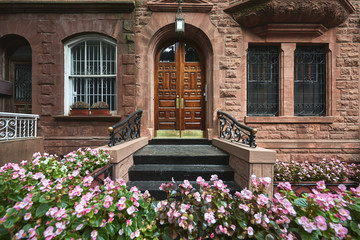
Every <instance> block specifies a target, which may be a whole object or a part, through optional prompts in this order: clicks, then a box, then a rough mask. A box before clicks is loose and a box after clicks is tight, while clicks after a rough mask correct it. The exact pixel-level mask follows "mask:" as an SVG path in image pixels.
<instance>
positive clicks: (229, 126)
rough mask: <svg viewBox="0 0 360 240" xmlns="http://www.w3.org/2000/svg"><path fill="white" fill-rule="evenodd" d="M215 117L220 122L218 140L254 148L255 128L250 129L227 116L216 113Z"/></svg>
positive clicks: (222, 113) (220, 112) (219, 112)
mask: <svg viewBox="0 0 360 240" xmlns="http://www.w3.org/2000/svg"><path fill="white" fill-rule="evenodd" d="M217 115H218V117H219V120H220V138H224V139H227V140H230V141H235V142H240V141H241V142H242V143H243V144H246V145H249V146H250V147H254V148H255V147H256V146H257V144H256V141H255V137H256V135H255V134H256V133H257V130H256V128H251V127H248V126H245V125H243V124H241V123H239V122H238V121H237V120H236V119H234V118H233V117H231V116H230V115H229V114H227V113H225V112H222V111H220V110H219V111H218V112H217Z"/></svg>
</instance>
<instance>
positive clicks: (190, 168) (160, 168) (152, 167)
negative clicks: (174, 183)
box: [129, 164, 233, 173]
mask: <svg viewBox="0 0 360 240" xmlns="http://www.w3.org/2000/svg"><path fill="white" fill-rule="evenodd" d="M133 171H147V172H148V171H154V172H166V171H171V172H177V171H186V172H198V171H204V172H214V173H215V172H228V171H231V172H232V171H233V169H232V168H231V167H230V166H228V165H193V164H176V165H174V164H135V165H133V166H131V167H130V169H129V172H133Z"/></svg>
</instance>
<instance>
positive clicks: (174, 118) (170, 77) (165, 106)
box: [155, 63, 179, 130]
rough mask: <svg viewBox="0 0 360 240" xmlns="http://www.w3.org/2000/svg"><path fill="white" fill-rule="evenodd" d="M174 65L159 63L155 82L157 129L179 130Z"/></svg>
mask: <svg viewBox="0 0 360 240" xmlns="http://www.w3.org/2000/svg"><path fill="white" fill-rule="evenodd" d="M176 69H177V68H176V63H159V64H158V72H157V75H156V76H157V81H155V87H156V91H155V120H156V121H155V123H156V126H157V129H159V130H165V129H179V127H178V126H179V119H178V115H179V110H178V109H176V96H177V94H178V93H177V92H178V87H177V81H178V80H177V70H176Z"/></svg>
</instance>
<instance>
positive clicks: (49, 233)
mask: <svg viewBox="0 0 360 240" xmlns="http://www.w3.org/2000/svg"><path fill="white" fill-rule="evenodd" d="M51 236H52V237H54V227H53V226H49V227H47V228H46V229H45V231H44V237H45V238H47V237H51Z"/></svg>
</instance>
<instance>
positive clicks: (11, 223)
mask: <svg viewBox="0 0 360 240" xmlns="http://www.w3.org/2000/svg"><path fill="white" fill-rule="evenodd" d="M14 224H15V220H14V218H8V219H6V221H5V222H4V227H5V228H7V229H9V228H11V227H13V226H14Z"/></svg>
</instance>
